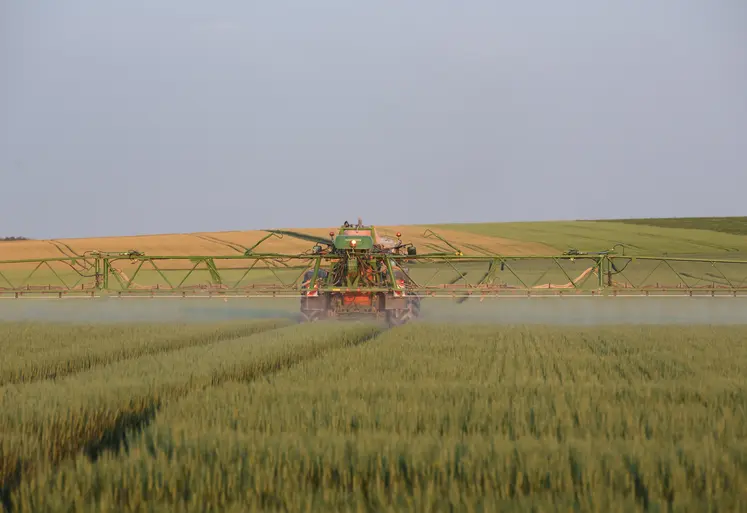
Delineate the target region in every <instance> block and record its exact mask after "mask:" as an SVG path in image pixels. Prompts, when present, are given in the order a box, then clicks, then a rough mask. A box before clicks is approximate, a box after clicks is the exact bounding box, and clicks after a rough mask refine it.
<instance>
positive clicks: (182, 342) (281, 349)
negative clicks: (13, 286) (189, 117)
mask: <svg viewBox="0 0 747 513" xmlns="http://www.w3.org/2000/svg"><path fill="white" fill-rule="evenodd" d="M167 326H168V325H167V324H162V325H146V324H139V325H125V324H121V325H110V326H106V325H100V326H96V327H90V326H89V327H85V326H67V327H64V326H63V327H57V328H56V329H57V330H58V331H56V332H53V331H47V330H51V329H53V328H55V327H54V326H29V325H26V324H22V323H6V325H5V326H3V328H4V333H7V335H4V336H3V337H2V338H0V342H1V343H2V348H3V350H4V351H6V350H7V352H4V354H9V355H11V358H10V359H8V360H7V362H4V363H3V366H4V367H3V369H6V370H4V373H0V376H4V381H3V383H2V387H0V390H2V394H0V397H1V400H0V433H2V444H0V450H1V451H2V452H1V453H0V482H1V483H2V489H3V504H4V507H5V508H6V509H7V510H9V511H14V512H20V511H71V510H76V511H78V510H81V511H185V512H186V511H256V510H262V511H454V510H458V511H595V512H597V511H598V512H607V511H747V502H745V497H747V493H746V492H747V443H746V440H747V439H746V435H747V427H745V426H747V393H746V389H745V385H746V384H747V383H746V378H745V372H744V370H745V369H746V368H747V350H745V348H744V344H743V341H744V340H745V338H746V337H747V327H742V326H721V327H716V326H677V327H675V326H598V327H574V326H521V325H517V326H506V325H504V326H499V325H487V324H461V325H448V324H437V323H415V324H411V325H408V326H404V327H400V328H396V329H390V330H385V329H383V328H382V327H381V326H378V325H375V324H369V323H358V322H356V323H339V324H334V323H317V324H314V325H294V324H290V323H289V322H288V321H286V320H283V319H278V320H255V321H248V322H244V323H243V324H242V323H241V322H237V321H231V322H226V323H224V324H223V325H221V324H220V323H211V324H199V323H198V324H193V325H177V326H174V328H173V329H171V330H170V331H169V330H168V328H167ZM107 330H109V333H108V334H107ZM146 341H150V343H146ZM86 354H90V358H88V359H86V358H85V357H84V355H86ZM29 361H33V362H36V363H35V364H34V365H31V364H30V363H29ZM65 362H68V363H67V366H66V365H65ZM13 366H15V367H16V368H17V369H18V370H17V371H16V372H15V373H13V372H11V371H9V370H7V369H11V368H12V367H13Z"/></svg>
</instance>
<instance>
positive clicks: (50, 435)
mask: <svg viewBox="0 0 747 513" xmlns="http://www.w3.org/2000/svg"><path fill="white" fill-rule="evenodd" d="M379 331H380V330H379V328H378V327H376V326H374V325H369V324H353V325H344V326H331V325H329V324H326V323H318V324H315V325H313V326H290V327H285V328H280V329H276V330H271V331H266V332H264V333H259V334H255V335H252V336H249V337H243V338H239V339H231V340H224V341H220V342H216V343H213V344H208V345H205V346H197V347H188V348H183V349H178V350H174V351H170V352H167V353H162V354H155V355H148V356H143V357H140V358H136V359H131V360H124V361H119V362H116V363H112V364H110V365H107V366H104V367H100V368H95V369H91V370H88V371H84V372H80V373H78V374H74V375H71V376H68V377H66V378H63V379H59V380H56V381H50V380H45V381H37V382H34V383H28V384H21V385H9V386H5V387H2V388H0V433H2V440H3V442H2V444H0V451H2V453H1V454H0V470H1V471H2V472H4V474H2V475H0V489H2V490H4V492H5V494H6V496H7V493H8V490H9V489H10V488H12V487H13V486H14V485H15V484H17V482H18V480H19V476H20V475H29V473H30V472H32V471H33V470H34V469H37V470H38V469H40V468H43V467H45V466H48V465H55V464H57V463H59V462H60V461H62V460H64V459H65V458H68V457H70V456H74V455H75V454H77V453H79V452H81V451H83V452H84V453H85V454H88V456H96V455H97V454H98V453H99V452H100V451H101V450H103V449H106V448H113V447H116V446H117V445H118V444H119V443H121V441H122V440H123V439H124V436H125V434H126V432H127V431H128V430H130V429H137V428H140V427H142V426H143V425H144V424H147V422H149V421H150V420H151V419H152V418H153V416H154V414H155V412H156V411H157V410H158V408H159V407H160V406H161V405H162V404H163V403H164V401H168V400H171V399H175V398H178V397H180V396H184V395H186V394H187V393H189V392H190V391H192V390H198V389H201V388H205V387H210V386H213V385H216V384H219V383H222V382H224V381H227V380H239V381H250V380H253V379H256V378H258V377H260V376H262V375H265V374H268V373H272V372H277V371H279V370H281V369H283V368H286V367H289V366H291V365H294V364H297V363H299V362H300V361H302V360H304V359H307V358H314V357H317V356H319V355H321V354H323V353H325V352H327V351H330V350H333V349H336V348H341V347H345V346H348V345H354V344H359V343H361V342H364V341H366V340H367V339H369V338H371V337H373V336H375V335H376V334H378V333H379ZM14 440H15V441H17V440H25V441H27V443H23V444H17V443H12V441H14Z"/></svg>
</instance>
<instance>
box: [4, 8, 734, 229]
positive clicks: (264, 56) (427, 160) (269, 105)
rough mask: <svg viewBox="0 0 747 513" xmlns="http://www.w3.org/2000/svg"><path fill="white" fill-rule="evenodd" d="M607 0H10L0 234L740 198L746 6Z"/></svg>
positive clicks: (439, 217) (564, 213)
mask: <svg viewBox="0 0 747 513" xmlns="http://www.w3.org/2000/svg"><path fill="white" fill-rule="evenodd" d="M610 4H612V3H610ZM610 4H607V5H603V4H601V3H599V2H596V3H595V2H592V1H590V0H569V1H568V2H563V3H562V4H552V3H546V4H545V5H544V6H543V8H542V10H538V8H537V6H536V5H529V4H515V3H497V2H491V1H488V0H473V1H472V2H469V3H464V4H458V5H457V4H454V3H449V2H445V1H443V0H431V1H429V2H424V1H420V2H411V3H408V4H399V3H395V2H393V1H391V0H389V1H384V2H377V3H375V4H353V3H348V2H342V1H341V0H326V1H322V2H316V3H314V4H309V5H307V4H294V5H291V4H290V3H287V2H283V1H278V2H271V3H262V4H260V3H254V2H235V1H226V2H220V3H210V4H208V3H202V2H195V1H194V0H190V1H183V2H173V1H172V2H167V1H164V2H160V3H152V2H143V1H140V2H137V1H135V2H127V3H126V4H125V3H118V4H109V3H101V2H93V1H91V0H88V1H86V0H69V1H67V2H60V3H54V2H40V3H30V2H14V1H12V0H0V76H2V78H1V79H0V178H2V182H0V183H2V184H3V186H4V188H3V196H2V200H0V219H2V221H0V237H4V236H25V237H30V238H36V239H46V238H72V237H100V236H128V235H141V234H160V233H188V232H199V231H231V230H246V229H264V228H279V227H286V228H290V227H299V228H304V227H324V226H335V225H339V224H340V223H341V222H342V221H344V220H345V219H348V220H352V219H355V218H357V217H358V216H361V217H362V218H363V219H364V221H366V222H367V223H371V224H378V225H394V224H438V223H464V222H500V221H546V220H574V219H617V218H643V217H696V216H738V215H747V211H745V210H744V206H743V201H744V200H743V194H744V192H743V191H745V190H747V92H746V91H747V30H745V29H744V28H745V27H747V3H746V2H743V1H741V0H714V1H713V2H707V3H706V2H696V1H693V0H682V1H674V0H664V1H662V2H656V3H652V2H643V1H642V0H635V1H630V2H616V3H614V4H612V5H610Z"/></svg>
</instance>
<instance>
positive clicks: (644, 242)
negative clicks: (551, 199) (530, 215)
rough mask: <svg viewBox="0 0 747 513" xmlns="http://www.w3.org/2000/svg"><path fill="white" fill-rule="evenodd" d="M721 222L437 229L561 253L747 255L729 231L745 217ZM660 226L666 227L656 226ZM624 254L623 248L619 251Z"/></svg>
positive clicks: (744, 241) (741, 240)
mask: <svg viewBox="0 0 747 513" xmlns="http://www.w3.org/2000/svg"><path fill="white" fill-rule="evenodd" d="M726 219H734V221H732V222H731V223H728V222H727V221H725V220H724V218H721V219H710V220H709V219H700V220H699V222H698V223H694V222H692V221H691V220H678V219H661V220H624V221H555V222H550V221H547V222H526V223H475V224H445V225H434V226H433V228H434V229H439V228H440V229H448V230H453V231H461V232H465V233H471V234H474V235H475V236H479V237H486V236H487V237H505V238H509V239H517V240H522V241H525V242H535V243H542V244H546V245H548V246H550V247H553V248H555V249H556V250H557V251H558V252H562V251H566V250H567V249H569V248H576V249H580V250H582V251H603V250H607V249H611V248H612V247H613V246H615V245H616V244H622V245H624V252H625V255H657V256H659V255H670V256H692V257H706V258H716V257H722V258H736V257H744V256H747V237H745V236H744V235H738V234H735V233H728V232H726V231H725V230H726V229H730V230H733V231H736V230H737V228H741V227H742V226H743V225H742V224H741V223H747V221H741V220H742V219H745V218H726ZM657 222H659V223H660V225H658V226H657V225H656V223H657ZM616 249H617V251H618V252H620V253H621V252H622V251H623V247H618V248H616Z"/></svg>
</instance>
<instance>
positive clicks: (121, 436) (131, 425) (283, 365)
mask: <svg viewBox="0 0 747 513" xmlns="http://www.w3.org/2000/svg"><path fill="white" fill-rule="evenodd" d="M392 329H396V328H392V327H382V329H380V330H378V331H376V332H374V333H372V334H371V335H369V336H367V337H363V338H361V339H360V340H357V341H356V342H354V343H352V344H350V345H349V346H346V347H342V348H332V349H327V350H324V351H321V352H320V353H317V354H314V355H311V356H299V357H297V358H294V359H292V360H287V361H283V362H278V364H277V365H275V366H274V367H273V368H272V369H270V370H268V371H265V372H258V373H257V374H254V375H252V376H251V377H249V378H245V379H241V380H239V382H241V383H245V384H249V383H253V382H255V381H257V380H260V379H264V378H268V377H270V376H272V375H274V374H277V373H278V372H282V371H285V370H288V369H291V368H293V367H295V366H296V365H299V364H301V363H304V362H307V361H313V360H315V359H318V358H324V357H325V356H327V355H329V354H330V353H332V352H334V351H344V350H346V349H351V348H354V347H358V346H361V345H363V344H367V343H369V342H371V341H372V340H375V339H376V338H378V337H380V336H382V335H384V334H385V333H387V332H388V331H390V330H392ZM231 381H236V380H235V379H233V378H230V377H229V378H226V379H225V380H219V381H214V382H213V383H212V384H211V385H210V386H211V387H213V386H219V385H221V384H223V383H228V382H231ZM188 395H189V392H186V393H183V394H180V395H172V396H171V397H169V399H168V402H173V401H178V400H180V399H182V398H184V397H187V396H188ZM168 402H160V403H158V404H157V405H156V406H155V407H154V408H151V409H148V410H146V411H144V412H140V413H137V414H128V415H123V416H122V417H121V418H120V419H119V422H117V423H116V425H115V426H114V427H113V428H112V429H109V430H107V431H106V432H105V433H103V434H102V436H101V437H100V438H99V439H98V440H96V441H94V442H93V443H89V444H85V445H84V446H83V447H82V448H81V449H80V450H79V451H78V452H76V453H75V454H74V455H72V456H69V457H66V458H63V459H61V460H60V461H59V462H56V463H55V464H53V468H57V467H59V466H60V465H62V464H64V463H65V462H68V461H70V460H73V459H75V458H77V457H80V456H85V457H87V458H88V459H89V460H90V461H91V462H96V461H97V460H98V459H99V458H101V457H102V456H104V455H106V454H118V453H121V452H122V451H124V453H125V454H126V453H128V452H129V445H128V443H127V440H128V438H130V437H132V436H133V435H134V436H137V435H138V434H140V433H142V432H144V431H145V430H146V429H148V427H150V425H151V424H152V423H153V421H154V420H156V417H157V416H158V412H159V411H160V410H161V408H163V407H164V406H168ZM2 463H4V462H3V461H0V464H2ZM33 472H34V468H33V462H28V464H27V462H18V464H17V465H16V469H15V470H14V472H13V474H12V475H13V477H12V478H10V479H9V480H6V482H5V483H3V486H2V487H1V488H0V507H1V508H0V511H2V512H3V513H6V512H7V513H13V511H14V508H13V502H12V496H13V492H14V491H15V490H16V489H17V488H18V487H19V486H20V485H21V483H22V481H23V479H24V478H27V477H28V476H29V475H33Z"/></svg>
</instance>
